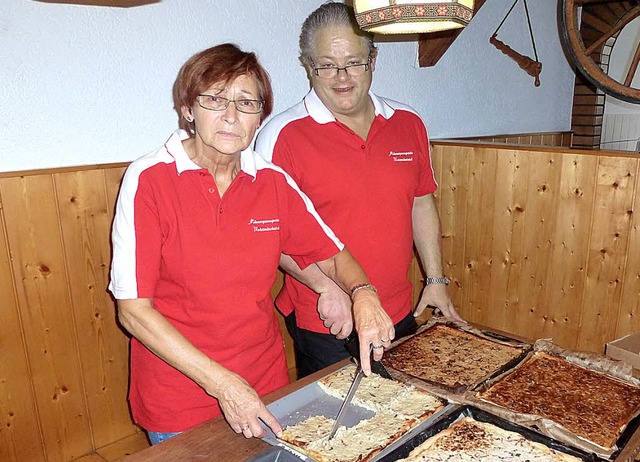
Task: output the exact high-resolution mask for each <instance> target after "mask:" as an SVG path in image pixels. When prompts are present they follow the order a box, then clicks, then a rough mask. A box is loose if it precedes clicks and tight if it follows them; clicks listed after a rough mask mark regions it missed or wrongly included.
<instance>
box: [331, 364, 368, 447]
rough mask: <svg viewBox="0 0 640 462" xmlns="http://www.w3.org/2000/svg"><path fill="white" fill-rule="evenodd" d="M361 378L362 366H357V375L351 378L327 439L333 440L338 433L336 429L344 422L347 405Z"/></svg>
mask: <svg viewBox="0 0 640 462" xmlns="http://www.w3.org/2000/svg"><path fill="white" fill-rule="evenodd" d="M363 376H364V371H363V370H362V366H361V365H359V364H358V373H357V374H356V376H355V377H354V378H353V382H351V386H350V387H349V391H348V392H347V396H346V397H345V398H344V401H343V402H342V406H340V410H339V411H338V415H337V416H336V421H335V422H334V424H333V427H331V432H329V437H328V439H331V438H333V437H334V435H335V434H336V432H337V431H338V428H340V425H341V423H342V421H343V420H344V416H345V415H346V414H347V409H348V408H349V404H351V400H352V399H353V395H355V394H356V390H357V389H358V385H360V380H362V377H363Z"/></svg>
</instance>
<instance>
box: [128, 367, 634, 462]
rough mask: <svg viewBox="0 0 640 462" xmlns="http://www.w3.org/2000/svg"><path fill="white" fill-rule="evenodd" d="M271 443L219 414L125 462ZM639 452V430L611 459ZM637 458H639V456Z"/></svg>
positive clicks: (623, 461)
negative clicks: (244, 431) (240, 431)
mask: <svg viewBox="0 0 640 462" xmlns="http://www.w3.org/2000/svg"><path fill="white" fill-rule="evenodd" d="M348 362H349V360H348V359H345V360H343V361H340V362H339V363H336V364H334V365H332V366H329V367H327V368H326V369H323V370H321V371H319V372H316V373H315V374H312V375H310V376H308V377H305V378H303V379H300V380H297V381H295V382H293V383H291V384H289V385H287V386H285V387H283V388H281V389H279V390H276V391H274V392H273V393H270V394H268V395H266V396H265V397H264V398H263V400H264V402H265V403H266V404H270V403H272V402H274V401H277V400H278V399H280V398H282V397H284V396H286V395H288V394H290V393H292V392H294V391H296V390H298V389H300V388H302V387H304V386H306V385H309V384H310V383H313V382H315V381H316V380H318V379H320V378H322V377H324V376H325V375H327V374H330V373H331V372H334V371H336V370H338V369H339V368H341V367H343V366H345V365H346V364H348ZM270 447H271V445H270V444H269V443H266V442H264V441H262V440H261V439H258V438H245V437H244V436H242V435H239V434H237V433H235V432H234V431H233V430H231V427H229V425H228V424H227V422H226V421H225V420H224V418H223V417H222V416H220V417H216V418H215V419H212V420H210V421H208V422H205V423H203V424H200V425H198V426H196V427H193V428H192V429H190V430H187V431H185V432H184V433H181V434H180V435H177V436H174V437H173V438H170V439H168V440H166V441H164V442H162V443H160V444H157V445H155V446H151V447H149V448H147V449H145V450H143V451H140V452H138V453H136V454H133V455H131V456H128V457H126V458H124V459H122V461H126V462H167V461H170V462H183V461H185V462H186V461H211V460H220V461H225V462H236V461H237V462H240V461H244V460H246V459H247V458H249V457H251V456H253V455H255V454H259V453H260V452H262V451H264V450H266V449H268V448H270ZM639 452H640V429H639V430H637V431H636V432H635V434H634V435H633V436H632V437H631V438H630V439H629V441H628V442H627V444H626V445H625V447H624V449H623V450H622V451H620V454H619V455H618V457H616V459H615V460H614V461H612V462H632V461H635V460H636V459H635V456H636V455H637V454H638V453H639ZM639 460H640V459H639Z"/></svg>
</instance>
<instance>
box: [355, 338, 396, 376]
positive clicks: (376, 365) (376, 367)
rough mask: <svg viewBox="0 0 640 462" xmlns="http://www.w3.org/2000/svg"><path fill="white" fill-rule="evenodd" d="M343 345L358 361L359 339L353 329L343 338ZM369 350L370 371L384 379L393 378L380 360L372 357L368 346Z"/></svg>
mask: <svg viewBox="0 0 640 462" xmlns="http://www.w3.org/2000/svg"><path fill="white" fill-rule="evenodd" d="M344 345H345V348H346V349H347V351H348V352H349V354H350V355H351V356H353V357H354V358H355V360H356V361H357V362H360V339H358V334H357V333H356V332H355V331H353V332H351V333H350V334H349V336H348V337H347V338H346V339H345V340H344ZM369 351H370V352H371V371H372V372H374V373H375V374H378V375H380V376H382V377H384V378H385V379H393V377H391V374H389V371H387V369H386V368H385V367H384V365H383V364H382V363H381V362H380V361H376V360H374V359H373V350H371V348H370V349H369Z"/></svg>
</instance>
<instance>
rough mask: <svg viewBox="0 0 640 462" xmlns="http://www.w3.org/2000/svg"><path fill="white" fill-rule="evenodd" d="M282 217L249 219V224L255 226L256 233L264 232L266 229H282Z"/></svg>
mask: <svg viewBox="0 0 640 462" xmlns="http://www.w3.org/2000/svg"><path fill="white" fill-rule="evenodd" d="M278 223H280V218H268V219H266V220H256V219H255V218H251V219H249V223H248V224H249V226H252V227H253V232H254V233H264V232H266V231H278V230H279V229H280V225H279V224H278Z"/></svg>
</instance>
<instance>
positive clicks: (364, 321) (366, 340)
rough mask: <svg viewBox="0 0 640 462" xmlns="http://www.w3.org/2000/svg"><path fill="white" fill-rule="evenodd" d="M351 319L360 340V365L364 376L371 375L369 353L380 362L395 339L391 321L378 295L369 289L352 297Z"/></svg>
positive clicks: (360, 291) (359, 291)
mask: <svg viewBox="0 0 640 462" xmlns="http://www.w3.org/2000/svg"><path fill="white" fill-rule="evenodd" d="M353 317H354V320H355V329H356V332H358V338H359V340H360V365H361V366H362V370H363V371H364V373H365V375H367V376H368V375H369V374H371V361H370V356H369V352H370V351H371V348H373V359H374V360H376V361H380V359H382V354H383V352H384V349H385V348H389V346H390V345H391V340H393V338H394V337H395V329H394V327H393V321H392V320H391V318H390V317H389V315H388V314H387V313H386V312H385V311H384V309H383V308H382V305H381V304H380V299H379V298H378V295H377V294H376V293H375V292H374V291H373V290H370V289H362V290H358V291H357V292H356V293H355V294H354V296H353Z"/></svg>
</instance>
